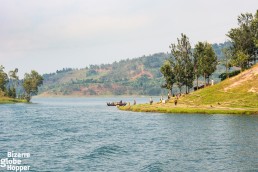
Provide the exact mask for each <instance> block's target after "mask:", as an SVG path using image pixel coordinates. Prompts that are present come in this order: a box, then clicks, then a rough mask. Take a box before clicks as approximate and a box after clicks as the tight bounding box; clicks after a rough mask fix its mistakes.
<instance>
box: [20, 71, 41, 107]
mask: <svg viewBox="0 0 258 172" xmlns="http://www.w3.org/2000/svg"><path fill="white" fill-rule="evenodd" d="M42 84H43V77H42V76H41V75H39V74H38V72H36V71H34V70H32V71H31V73H30V74H28V73H25V75H24V80H23V88H24V90H25V99H26V100H27V102H30V99H31V96H33V95H36V94H37V93H38V87H39V86H40V85H42Z"/></svg>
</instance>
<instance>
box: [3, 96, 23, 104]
mask: <svg viewBox="0 0 258 172" xmlns="http://www.w3.org/2000/svg"><path fill="white" fill-rule="evenodd" d="M12 103H26V100H25V99H13V98H9V97H2V96H1V97H0V104H12Z"/></svg>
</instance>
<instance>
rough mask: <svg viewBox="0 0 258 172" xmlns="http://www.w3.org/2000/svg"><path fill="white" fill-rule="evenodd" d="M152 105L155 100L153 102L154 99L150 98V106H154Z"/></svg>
mask: <svg viewBox="0 0 258 172" xmlns="http://www.w3.org/2000/svg"><path fill="white" fill-rule="evenodd" d="M152 103H153V100H152V97H151V98H150V105H152Z"/></svg>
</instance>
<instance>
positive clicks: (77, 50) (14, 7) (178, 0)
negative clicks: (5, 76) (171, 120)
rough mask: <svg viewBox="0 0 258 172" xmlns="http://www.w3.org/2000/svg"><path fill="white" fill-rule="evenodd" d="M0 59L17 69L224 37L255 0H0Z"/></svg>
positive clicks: (114, 57)
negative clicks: (182, 40)
mask: <svg viewBox="0 0 258 172" xmlns="http://www.w3.org/2000/svg"><path fill="white" fill-rule="evenodd" d="M0 4H1V5H0V65H3V66H4V67H5V71H6V72H7V71H9V70H12V69H14V68H18V69H19V76H20V78H22V76H23V75H24V73H26V72H30V71H31V70H36V71H38V72H39V73H40V74H44V73H50V72H55V71H56V70H58V69H62V68H66V67H71V68H84V67H86V66H89V65H90V64H106V63H112V62H114V61H119V60H121V59H127V58H129V59H130V58H135V57H141V56H143V55H150V54H154V53H158V52H165V53H167V52H170V49H169V45H170V44H171V43H176V40H177V38H179V37H180V34H181V33H184V34H186V35H187V36H188V37H189V39H190V42H191V45H192V47H194V45H195V44H196V43H197V42H198V41H208V42H209V43H222V42H225V41H226V40H228V38H227V37H226V33H227V32H228V31H229V30H230V29H231V28H235V27H237V16H238V15H240V14H241V13H246V12H249V13H253V14H254V13H255V12H256V10H257V9H258V8H257V7H258V1H257V0H216V1H215V0H213V1H211V0H188V1H187V0H158V1H154V0H22V1H21V0H0Z"/></svg>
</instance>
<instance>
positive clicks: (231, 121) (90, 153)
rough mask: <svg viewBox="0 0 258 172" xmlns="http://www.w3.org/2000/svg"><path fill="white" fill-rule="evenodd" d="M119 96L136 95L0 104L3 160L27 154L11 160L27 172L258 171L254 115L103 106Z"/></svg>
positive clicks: (257, 121)
mask: <svg viewBox="0 0 258 172" xmlns="http://www.w3.org/2000/svg"><path fill="white" fill-rule="evenodd" d="M120 99H122V100H125V101H130V102H131V104H132V103H133V100H134V98H128V97H127V98H121V97H118V98H34V99H33V100H32V101H33V102H34V103H33V104H6V105H0V126H1V128H0V159H4V158H7V157H8V154H7V153H8V152H12V151H13V152H12V153H13V154H12V155H11V157H9V158H8V159H11V158H13V157H14V155H15V153H16V154H20V155H21V154H22V153H29V155H30V156H29V157H18V158H16V159H18V160H21V165H23V166H30V171H60V172H61V171H62V172H63V171H67V172H68V171H69V172H70V171H146V172H147V171H153V172H154V171H155V172H156V171H258V116H239V115H238V116H236V115H201V114H191V115H189V114H157V113H136V112H126V111H119V110H118V109H117V108H116V107H108V106H106V102H109V101H120ZM135 99H136V101H137V103H139V102H141V103H147V102H148V99H149V98H148V97H145V98H135ZM156 99H157V100H158V98H156ZM154 100H155V99H154ZM1 165H2V167H0V171H1V170H3V171H4V170H6V167H3V166H4V165H3V163H1ZM21 165H20V166H21Z"/></svg>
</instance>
